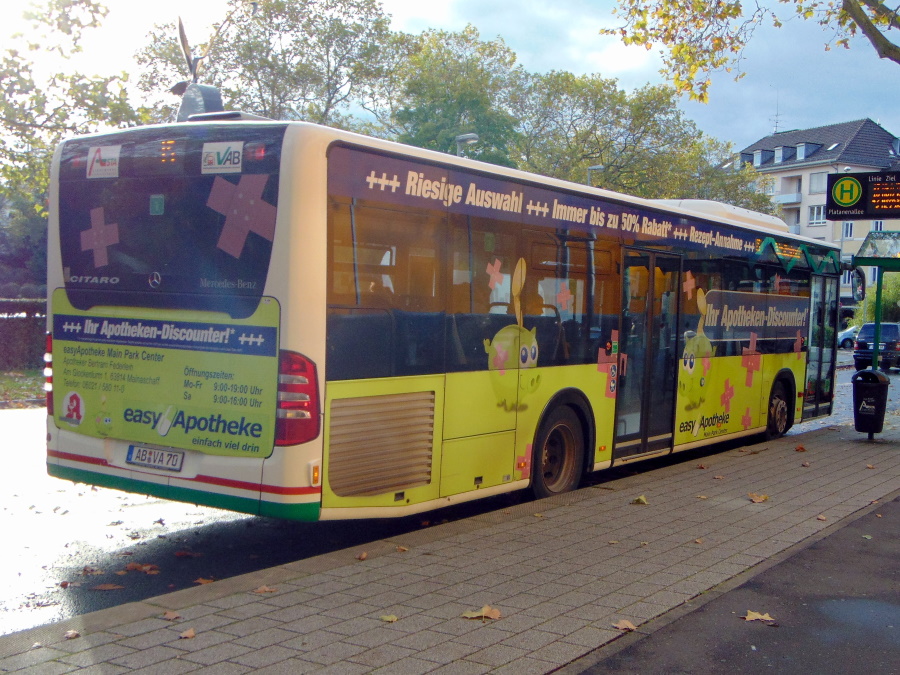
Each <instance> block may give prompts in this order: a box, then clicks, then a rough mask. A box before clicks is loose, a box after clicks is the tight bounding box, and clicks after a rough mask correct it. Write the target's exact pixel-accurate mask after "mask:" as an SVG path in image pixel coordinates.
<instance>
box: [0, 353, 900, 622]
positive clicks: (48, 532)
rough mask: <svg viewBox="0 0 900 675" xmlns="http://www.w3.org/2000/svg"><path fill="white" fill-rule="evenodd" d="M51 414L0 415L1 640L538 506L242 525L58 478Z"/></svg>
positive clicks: (839, 417) (845, 393)
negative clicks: (52, 469) (53, 474)
mask: <svg viewBox="0 0 900 675" xmlns="http://www.w3.org/2000/svg"><path fill="white" fill-rule="evenodd" d="M844 356H846V355H844ZM851 374H852V371H850V370H842V371H839V376H838V383H837V388H836V394H837V403H836V406H835V408H836V410H835V414H834V415H833V416H832V417H830V418H826V419H825V420H816V421H812V422H808V423H806V424H803V425H798V427H795V429H793V430H792V431H791V433H794V434H796V433H802V431H803V430H805V429H809V428H812V427H814V426H818V425H821V424H841V423H850V422H852V411H851V405H850V402H851V393H850V376H851ZM890 378H891V381H892V383H896V382H897V381H898V380H900V375H897V374H893V373H892V374H891V375H890ZM898 398H900V396H898V395H897V393H896V388H895V387H891V394H890V395H889V401H888V410H889V415H896V414H897V412H898V411H897V408H898V405H897V400H898ZM44 415H45V412H44V410H43V409H40V408H36V409H25V410H0V424H2V429H3V447H4V449H5V450H6V452H4V456H5V457H6V463H5V466H4V469H5V470H4V471H2V472H0V495H2V497H0V532H2V533H3V544H4V548H5V551H4V555H2V556H0V579H3V580H4V581H6V582H7V583H4V584H2V585H0V634H6V633H10V632H14V631H17V630H22V629H25V628H30V627H33V626H36V625H41V624H45V623H48V622H50V621H57V620H61V619H64V618H68V617H70V616H74V615H79V614H84V613H87V612H92V611H95V610H98V609H103V608H105V607H110V606H115V605H119V604H124V603H127V602H132V601H136V600H141V599H144V598H147V597H153V596H156V595H160V594H163V593H167V592H170V591H173V590H178V589H182V588H188V587H191V586H193V585H195V584H196V583H199V582H200V581H199V580H202V579H224V578H228V577H232V576H235V575H238V574H243V573H245V572H250V571H254V570H259V569H265V568H268V567H272V566H275V565H280V564H284V563H286V562H290V561H294V560H299V559H303V558H305V557H310V556H314V555H319V554H321V553H326V552H329V551H335V550H341V549H346V548H350V547H356V546H359V545H360V544H364V543H366V542H369V541H375V540H379V539H383V538H386V537H391V536H395V535H398V534H402V533H404V532H408V531H411V530H415V529H418V528H421V527H428V526H430V525H431V524H433V523H437V522H441V521H442V520H445V519H451V520H452V519H458V518H466V517H469V516H471V515H473V514H475V513H480V512H486V511H490V510H493V509H497V508H504V507H506V506H508V505H510V504H511V503H517V502H520V501H523V500H527V499H528V495H527V493H524V492H521V493H516V494H512V495H504V496H502V497H498V498H495V499H492V500H485V501H481V502H474V503H472V504H467V505H462V506H459V507H454V508H451V509H444V510H442V511H440V512H435V513H431V514H425V515H424V516H418V517H412V518H404V519H396V520H395V519H391V520H378V521H362V522H328V523H294V522H288V521H280V520H273V519H266V518H256V517H250V516H244V515H241V514H235V513H231V512H227V511H220V510H217V509H210V508H203V507H197V506H192V505H187V504H181V503H176V502H167V501H164V500H160V499H152V498H148V497H143V496H139V495H130V494H126V493H122V492H117V491H115V490H107V489H102V488H100V489H98V488H92V487H89V486H86V485H81V484H73V483H70V482H67V481H62V480H59V479H55V478H50V477H49V476H47V474H46V467H45V448H44ZM732 447H733V446H732ZM701 452H709V451H708V450H704V451H701ZM695 456H696V453H681V454H678V455H675V456H673V457H670V458H663V459H658V460H650V461H648V462H644V463H641V464H636V465H628V466H627V467H623V469H620V470H612V471H607V472H601V473H599V474H595V475H594V476H592V478H591V483H593V484H597V483H598V482H606V481H613V480H615V479H616V477H617V476H619V475H621V474H620V473H618V472H619V471H625V472H628V473H633V472H643V471H652V470H653V468H654V467H657V466H659V465H660V464H665V463H669V462H681V461H692V459H694V458H695ZM349 555H353V554H351V553H350V552H348V556H349ZM129 567H130V569H129ZM10 580H11V581H12V583H10ZM111 586H115V587H118V588H111ZM104 588H109V589H110V590H103V589H104Z"/></svg>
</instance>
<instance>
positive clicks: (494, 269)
mask: <svg viewBox="0 0 900 675" xmlns="http://www.w3.org/2000/svg"><path fill="white" fill-rule="evenodd" d="M501 264H502V263H501V262H500V260H499V259H497V258H494V264H493V265H492V264H491V263H488V266H487V269H486V270H485V272H487V273H488V274H489V275H490V276H491V280H490V281H489V282H488V286H490V287H491V290H494V288H496V287H497V284H499V283H501V282H502V281H503V275H502V274H501V273H500V265H501Z"/></svg>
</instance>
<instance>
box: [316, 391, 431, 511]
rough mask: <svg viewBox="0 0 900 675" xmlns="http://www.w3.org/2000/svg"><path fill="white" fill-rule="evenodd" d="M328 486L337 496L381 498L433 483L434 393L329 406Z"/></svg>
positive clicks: (347, 400)
mask: <svg viewBox="0 0 900 675" xmlns="http://www.w3.org/2000/svg"><path fill="white" fill-rule="evenodd" d="M329 431H330V434H329V436H330V442H329V451H328V484H329V485H330V486H331V489H332V491H333V492H334V494H336V495H337V496H339V497H360V496H371V495H380V494H385V493H389V492H397V491H398V490H408V489H410V488H414V487H418V486H421V485H428V484H429V483H430V482H431V457H432V453H433V450H434V392H433V391H422V392H414V393H409V394H388V395H385V396H366V397H363V398H344V399H336V400H334V401H332V402H331V417H330V427H329Z"/></svg>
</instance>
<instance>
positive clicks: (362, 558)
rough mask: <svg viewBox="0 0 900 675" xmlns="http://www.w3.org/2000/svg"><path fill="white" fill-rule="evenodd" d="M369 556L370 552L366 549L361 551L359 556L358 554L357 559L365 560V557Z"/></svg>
mask: <svg viewBox="0 0 900 675" xmlns="http://www.w3.org/2000/svg"><path fill="white" fill-rule="evenodd" d="M368 557H369V554H368V553H366V552H365V551H363V552H362V553H360V554H359V555H358V556H356V559H357V560H365V559H366V558H368Z"/></svg>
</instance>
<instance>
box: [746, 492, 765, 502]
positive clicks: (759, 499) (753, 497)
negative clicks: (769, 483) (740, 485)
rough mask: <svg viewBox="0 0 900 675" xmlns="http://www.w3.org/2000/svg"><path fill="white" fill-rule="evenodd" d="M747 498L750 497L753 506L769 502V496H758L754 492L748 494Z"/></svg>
mask: <svg viewBox="0 0 900 675" xmlns="http://www.w3.org/2000/svg"><path fill="white" fill-rule="evenodd" d="M747 496H748V497H750V501H751V502H753V503H754V504H762V503H763V502H767V501H769V495H758V494H756V493H755V492H748V493H747Z"/></svg>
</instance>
